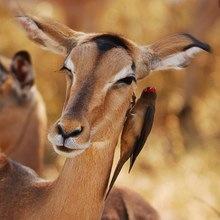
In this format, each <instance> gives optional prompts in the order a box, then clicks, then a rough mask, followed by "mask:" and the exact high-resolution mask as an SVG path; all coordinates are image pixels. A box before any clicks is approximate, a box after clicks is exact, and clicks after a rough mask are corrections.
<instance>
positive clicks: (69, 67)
mask: <svg viewBox="0 0 220 220" xmlns="http://www.w3.org/2000/svg"><path fill="white" fill-rule="evenodd" d="M63 68H64V69H66V70H68V71H69V72H71V73H74V64H73V62H72V60H71V58H67V59H66V60H65V61H64V65H63Z"/></svg>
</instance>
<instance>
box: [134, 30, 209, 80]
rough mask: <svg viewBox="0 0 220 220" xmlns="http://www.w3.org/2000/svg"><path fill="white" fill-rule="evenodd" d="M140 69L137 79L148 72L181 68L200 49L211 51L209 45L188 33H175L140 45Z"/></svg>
mask: <svg viewBox="0 0 220 220" xmlns="http://www.w3.org/2000/svg"><path fill="white" fill-rule="evenodd" d="M140 50H141V56H140V57H141V58H140V61H139V63H140V69H139V71H138V72H137V79H142V78H144V77H145V76H147V75H148V74H149V73H150V72H153V71H157V70H164V69H182V68H185V67H187V66H188V65H189V63H190V60H191V58H192V57H194V56H195V55H196V54H197V53H199V52H201V51H203V50H204V51H207V52H210V51H211V47H210V46H209V45H208V44H206V43H203V42H201V41H199V40H197V39H196V38H194V37H193V36H191V35H189V34H177V35H174V36H170V37H167V38H164V39H161V40H160V41H157V42H155V43H153V44H151V45H149V46H142V47H140Z"/></svg>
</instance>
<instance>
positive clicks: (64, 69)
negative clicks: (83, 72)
mask: <svg viewBox="0 0 220 220" xmlns="http://www.w3.org/2000/svg"><path fill="white" fill-rule="evenodd" d="M60 71H61V72H62V71H68V72H70V73H72V71H71V70H70V69H69V68H67V67H66V66H63V67H61V69H60Z"/></svg>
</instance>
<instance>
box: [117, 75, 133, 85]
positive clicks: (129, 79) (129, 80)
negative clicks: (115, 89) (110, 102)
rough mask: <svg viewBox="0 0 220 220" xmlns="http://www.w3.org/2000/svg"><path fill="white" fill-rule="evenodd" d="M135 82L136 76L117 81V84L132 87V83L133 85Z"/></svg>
mask: <svg viewBox="0 0 220 220" xmlns="http://www.w3.org/2000/svg"><path fill="white" fill-rule="evenodd" d="M133 81H135V82H136V79H135V77H134V76H128V77H125V78H123V79H120V80H118V81H117V84H118V83H125V84H127V85H131V83H132V82H133Z"/></svg>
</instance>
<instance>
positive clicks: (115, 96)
mask: <svg viewBox="0 0 220 220" xmlns="http://www.w3.org/2000/svg"><path fill="white" fill-rule="evenodd" d="M17 20H18V21H19V23H20V24H21V25H22V27H23V29H24V30H25V31H26V32H27V34H28V36H29V38H31V39H32V40H34V41H35V42H37V43H38V44H40V45H41V46H43V47H44V48H47V49H49V50H52V51H54V52H56V53H59V54H62V55H63V56H64V57H65V59H64V63H63V67H62V68H61V71H63V72H64V73H65V75H66V80H67V91H66V101H65V103H64V107H63V112H62V115H61V117H60V118H59V120H58V121H57V122H56V123H55V125H54V126H53V128H52V129H51V131H50V134H49V140H50V141H51V143H52V144H53V147H54V149H55V151H56V152H57V153H59V154H63V155H65V156H66V157H73V156H75V155H77V154H79V153H82V152H83V151H84V150H85V149H87V148H88V147H89V145H90V143H94V142H102V141H108V140H110V139H111V140H113V141H115V142H116V141H117V139H118V136H119V134H120V131H121V129H122V126H123V123H124V119H125V115H126V112H127V110H128V108H129V107H130V104H131V101H132V95H133V92H134V90H135V88H136V80H139V79H142V78H144V77H146V76H147V75H149V73H151V72H152V71H155V70H160V69H169V68H183V67H185V66H187V64H188V63H189V60H190V58H191V57H192V56H193V55H194V54H196V53H198V52H199V51H201V50H206V51H209V50H210V47H209V46H208V45H207V44H204V43H202V42H200V41H198V40H196V39H195V38H193V37H192V36H190V35H187V34H179V35H175V36H171V37H168V38H165V39H162V40H161V41H158V42H156V43H154V44H152V45H149V46H138V45H136V44H135V43H134V42H132V41H130V40H128V39H126V38H124V37H122V36H119V35H114V34H85V33H82V32H76V31H73V30H71V29H69V28H68V27H66V26H64V25H62V24H60V23H58V22H55V21H53V20H50V19H42V18H36V17H30V16H26V15H25V16H20V17H18V18H17Z"/></svg>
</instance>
